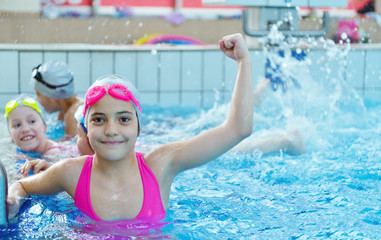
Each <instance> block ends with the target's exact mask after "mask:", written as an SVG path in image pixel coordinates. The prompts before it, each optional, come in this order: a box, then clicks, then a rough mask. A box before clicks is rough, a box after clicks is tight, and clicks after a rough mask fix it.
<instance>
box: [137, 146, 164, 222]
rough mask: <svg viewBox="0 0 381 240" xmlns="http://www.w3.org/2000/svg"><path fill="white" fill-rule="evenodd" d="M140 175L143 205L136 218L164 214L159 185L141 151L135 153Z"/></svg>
mask: <svg viewBox="0 0 381 240" xmlns="http://www.w3.org/2000/svg"><path fill="white" fill-rule="evenodd" d="M136 158H137V160H138V165H139V170H140V175H141V178H142V183H143V191H144V198H143V206H142V209H141V210H140V212H139V214H138V216H136V218H143V217H151V216H162V215H165V210H164V207H163V202H162V200H161V195H160V187H159V183H158V182H157V179H156V177H155V175H154V174H153V172H152V171H151V169H150V168H149V167H148V166H147V164H146V162H145V161H144V158H143V155H142V154H141V153H136Z"/></svg>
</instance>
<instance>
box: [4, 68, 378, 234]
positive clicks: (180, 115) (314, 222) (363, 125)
mask: <svg viewBox="0 0 381 240" xmlns="http://www.w3.org/2000/svg"><path fill="white" fill-rule="evenodd" d="M306 62H307V64H308V61H306ZM294 63H295V64H296V66H295V68H294V69H297V70H298V71H296V72H293V73H290V74H293V75H294V76H295V77H296V79H297V80H298V82H299V83H300V85H301V88H300V89H299V88H294V87H292V86H291V85H290V86H289V88H288V90H287V92H285V93H283V92H282V91H276V92H273V91H271V90H268V91H267V92H266V94H265V96H264V97H263V99H262V103H261V105H260V106H259V107H258V108H257V109H256V110H255V115H254V123H253V124H254V132H253V136H251V137H252V138H260V137H263V136H265V135H267V134H268V133H269V132H270V131H272V130H273V129H281V130H283V129H288V130H289V129H298V130H299V131H300V132H301V133H302V135H303V137H304V139H305V142H306V147H307V150H308V152H307V153H306V154H303V155H301V156H298V157H293V156H289V155H287V154H284V153H282V152H278V153H274V154H271V155H262V154H261V152H259V151H252V152H247V153H233V152H228V153H226V154H224V155H222V156H221V157H219V158H217V159H215V160H214V161H212V162H210V163H208V164H206V165H204V166H201V167H199V168H196V169H192V170H189V171H187V172H184V173H182V174H180V175H179V176H178V177H177V178H176V179H175V181H174V183H173V185H172V191H171V195H170V202H169V209H168V216H167V219H166V220H165V222H168V224H165V225H164V226H162V225H161V224H160V223H147V224H141V223H134V222H130V223H125V224H124V225H119V226H116V227H112V226H104V227H101V226H98V225H96V226H94V225H91V224H87V223H86V222H84V220H83V218H82V217H81V216H82V215H81V213H80V212H79V211H78V210H77V209H76V208H75V207H74V206H73V203H72V200H71V199H70V198H69V197H68V196H67V195H66V194H59V195H57V196H50V197H42V198H40V197H32V198H31V201H30V202H29V203H28V205H27V206H26V207H25V208H24V209H23V210H22V211H21V214H20V216H19V221H18V222H16V223H14V224H11V225H10V227H9V228H1V236H2V237H3V236H4V237H5V236H8V237H12V238H21V239H32V238H35V239H38V238H61V239H66V238H69V239H102V238H104V237H105V236H107V237H110V238H119V237H121V238H123V237H126V236H130V237H132V238H136V237H138V236H140V237H142V238H177V239H275V238H276V239H327V238H330V239H377V238H379V236H381V228H380V225H381V209H380V202H381V184H380V183H381V182H380V181H381V161H380V160H381V151H380V149H381V143H380V135H381V121H380V119H379V116H380V115H381V102H379V101H370V100H368V99H363V98H362V97H361V96H359V95H358V94H357V92H356V91H354V89H353V88H352V87H351V86H349V85H348V84H347V82H346V81H344V80H343V79H341V78H340V76H339V77H329V78H328V77H324V76H323V75H322V74H321V75H320V76H319V77H314V76H313V74H311V73H310V72H308V71H307V68H304V66H301V65H298V64H302V63H298V62H294ZM303 64H305V63H303ZM323 67H324V66H323ZM330 70H331V71H332V70H333V69H330ZM327 71H328V69H327ZM227 107H228V106H227V105H223V104H216V105H215V106H213V107H212V108H209V109H202V110H200V109H199V108H191V107H189V108H180V107H173V108H163V107H159V106H144V105H143V111H144V115H143V126H144V127H143V129H142V130H143V131H142V133H141V136H140V137H139V139H138V141H139V143H138V150H139V149H140V150H141V151H147V150H149V149H150V148H152V147H154V146H155V145H157V144H161V143H165V142H168V141H173V140H180V139H185V138H188V137H190V136H193V135H195V134H197V133H199V132H201V131H203V130H204V129H206V128H209V127H213V126H215V125H217V124H219V123H220V122H221V121H223V119H224V117H225V114H226V111H227ZM48 125H49V126H50V132H49V134H53V135H54V134H57V132H59V131H60V130H59V129H60V126H59V125H56V124H53V121H49V120H48ZM0 129H1V130H2V131H0V151H1V153H2V154H1V157H0V160H2V161H3V162H4V163H5V164H6V166H7V170H8V173H9V175H10V178H14V177H15V170H14V169H13V168H12V159H11V156H12V155H13V153H14V150H15V147H14V146H13V145H12V144H11V143H10V142H9V136H8V133H7V130H6V126H5V121H4V119H2V120H1V121H0ZM61 130H62V129H61ZM140 230H141V231H140Z"/></svg>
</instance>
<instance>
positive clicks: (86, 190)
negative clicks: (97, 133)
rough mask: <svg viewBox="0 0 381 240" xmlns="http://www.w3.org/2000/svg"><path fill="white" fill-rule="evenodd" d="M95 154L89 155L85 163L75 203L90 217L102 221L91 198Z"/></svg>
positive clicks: (76, 191)
mask: <svg viewBox="0 0 381 240" xmlns="http://www.w3.org/2000/svg"><path fill="white" fill-rule="evenodd" d="M93 158H94V155H91V156H88V157H87V158H86V162H85V164H84V165H83V168H82V172H81V175H80V176H79V180H78V184H77V188H76V190H75V195H74V204H75V206H76V207H77V208H78V209H79V210H81V211H82V212H83V213H84V214H86V215H87V216H88V217H90V218H92V219H94V220H96V221H101V220H102V219H100V218H99V217H98V216H97V214H96V213H95V212H94V209H93V207H92V205H91V199H90V177H91V168H92V166H93Z"/></svg>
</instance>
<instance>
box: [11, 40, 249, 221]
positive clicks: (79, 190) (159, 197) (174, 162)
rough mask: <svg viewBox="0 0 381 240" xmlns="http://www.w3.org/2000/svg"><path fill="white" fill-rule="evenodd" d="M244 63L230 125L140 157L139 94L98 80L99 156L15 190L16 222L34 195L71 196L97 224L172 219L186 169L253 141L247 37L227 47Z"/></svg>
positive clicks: (112, 80) (93, 126)
mask: <svg viewBox="0 0 381 240" xmlns="http://www.w3.org/2000/svg"><path fill="white" fill-rule="evenodd" d="M219 46H220V49H221V51H222V52H223V53H224V54H225V55H226V56H228V57H230V58H232V59H233V60H235V61H236V62H237V66H238V68H237V78H236V84H235V87H234V90H233V95H232V100H231V104H230V107H229V112H228V114H227V117H226V120H225V121H224V122H223V123H222V124H221V125H219V126H216V127H214V128H212V129H209V130H206V131H204V132H202V133H200V134H199V135H197V136H194V137H192V138H190V139H187V140H182V141H178V142H171V143H167V144H163V145H161V146H158V147H157V148H155V149H153V150H151V151H150V152H148V153H138V152H135V143H136V140H137V137H138V136H139V133H140V131H141V128H142V124H141V117H142V115H141V114H142V109H141V102H140V96H139V92H138V91H137V90H136V88H135V87H134V86H133V85H132V84H131V83H130V82H128V81H127V80H125V79H123V78H122V77H120V76H116V75H108V76H104V77H101V78H100V79H98V80H96V81H95V82H94V84H93V85H92V86H91V87H90V88H89V89H88V91H87V92H86V98H85V105H84V111H83V117H84V120H85V121H84V122H85V127H86V129H87V131H88V132H87V136H88V139H89V143H90V145H91V147H92V149H93V150H94V152H95V153H94V155H91V156H82V157H79V158H70V159H65V160H62V161H59V162H58V163H56V164H54V165H53V166H51V167H50V168H49V169H47V170H46V171H44V172H43V173H42V174H38V175H35V176H33V177H29V178H26V179H22V180H20V181H18V182H16V183H14V184H12V186H11V187H10V190H9V197H8V200H7V203H8V207H9V216H10V217H12V216H15V215H16V213H17V212H18V210H19V207H20V206H21V204H22V203H23V202H24V199H25V196H27V195H29V194H33V195H36V194H37V195H38V194H51V193H54V192H58V191H66V192H67V193H68V194H69V195H70V196H71V197H72V198H73V199H74V201H75V205H76V206H77V207H78V208H79V209H80V210H81V211H83V213H85V214H86V215H87V216H88V217H90V218H92V219H93V220H95V221H101V220H102V221H116V220H122V219H134V218H138V219H146V218H155V219H157V217H164V216H165V209H166V208H167V206H168V201H169V195H170V189H171V184H172V182H173V180H174V178H175V177H176V175H177V174H179V173H180V172H182V171H185V170H187V169H190V168H194V167H197V166H200V165H202V164H205V163H207V162H209V161H211V160H213V159H215V158H217V157H218V156H220V155H221V154H223V153H225V152H226V151H228V150H229V149H231V148H232V147H233V146H234V145H236V144H237V143H239V142H240V141H241V140H242V139H244V138H245V137H247V136H249V135H250V134H251V132H252V125H253V87H252V73H251V68H252V65H251V58H250V53H249V51H248V49H247V47H246V45H245V42H244V39H243V36H242V35H241V34H233V35H228V36H225V37H224V38H223V39H222V40H220V41H219Z"/></svg>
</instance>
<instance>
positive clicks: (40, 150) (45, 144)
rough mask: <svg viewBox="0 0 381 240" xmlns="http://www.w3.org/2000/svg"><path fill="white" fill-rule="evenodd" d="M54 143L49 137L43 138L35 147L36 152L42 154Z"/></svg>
mask: <svg viewBox="0 0 381 240" xmlns="http://www.w3.org/2000/svg"><path fill="white" fill-rule="evenodd" d="M54 145H55V142H54V141H52V140H50V139H47V138H46V139H45V140H44V141H43V142H42V143H41V144H40V145H39V147H38V148H37V150H36V152H37V153H39V154H41V155H44V154H45V153H46V152H47V151H49V148H51V147H53V146H54Z"/></svg>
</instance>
